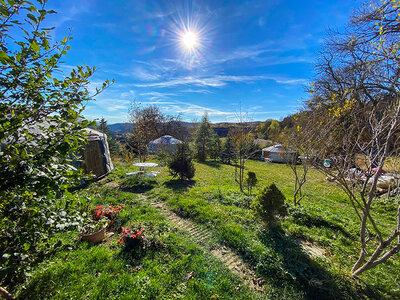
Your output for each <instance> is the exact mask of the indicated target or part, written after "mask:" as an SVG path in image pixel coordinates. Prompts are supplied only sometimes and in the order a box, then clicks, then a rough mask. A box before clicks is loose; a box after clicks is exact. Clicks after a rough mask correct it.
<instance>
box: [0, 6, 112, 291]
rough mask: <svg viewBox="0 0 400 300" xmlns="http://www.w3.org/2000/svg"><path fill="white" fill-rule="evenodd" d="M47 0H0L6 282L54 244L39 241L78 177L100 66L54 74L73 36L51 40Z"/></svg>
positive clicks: (0, 260) (45, 238)
mask: <svg viewBox="0 0 400 300" xmlns="http://www.w3.org/2000/svg"><path fill="white" fill-rule="evenodd" d="M46 2H47V1H46V0H40V1H36V2H28V1H0V24H1V26H0V70H1V72H0V145H1V147H0V199H1V200H0V201H1V205H0V220H1V221H0V264H1V268H0V278H1V279H0V280H1V282H2V283H3V284H6V285H7V284H9V283H10V282H14V284H15V281H16V280H18V278H20V276H21V275H23V273H24V272H25V271H28V270H29V269H28V266H29V265H30V264H31V263H32V262H34V261H35V260H36V259H38V258H39V257H42V256H43V255H44V254H45V251H48V249H47V248H46V247H42V248H40V249H42V250H40V253H39V245H40V244H41V245H45V244H46V243H47V242H49V237H50V234H51V232H52V230H54V223H53V224H52V222H50V221H49V220H53V221H54V219H51V218H50V217H51V216H52V215H53V214H54V211H55V210H56V203H57V199H59V198H60V197H61V196H62V195H63V193H64V192H65V191H66V189H67V188H68V187H69V186H71V185H73V184H76V183H77V182H78V180H79V178H80V174H81V171H80V170H79V171H77V170H75V169H74V168H73V167H71V166H70V163H71V159H73V158H74V155H73V153H79V151H78V149H79V148H80V147H81V146H82V144H83V143H84V142H85V133H84V131H83V130H82V129H83V128H84V127H87V126H88V125H89V123H88V121H86V120H85V119H84V118H83V117H82V114H81V113H82V111H83V109H84V104H85V103H86V101H88V100H90V99H91V98H92V96H93V95H89V92H88V90H87V88H86V87H87V85H88V83H89V81H88V80H89V78H90V76H91V75H92V74H93V72H94V68H89V67H86V66H83V67H77V68H76V69H74V70H72V71H71V73H70V74H63V75H62V76H61V75H60V73H57V74H58V75H57V76H56V75H54V74H55V71H60V60H61V59H62V57H63V56H64V55H65V54H66V53H67V51H68V50H69V48H70V47H69V46H68V45H67V43H68V41H69V40H71V39H72V37H69V36H68V37H65V38H64V39H63V40H62V41H61V42H59V43H52V41H51V39H50V32H51V29H46V28H43V25H42V24H43V20H44V19H45V17H46V16H47V15H48V14H52V13H54V11H49V10H46V8H45V5H46ZM17 37H20V39H19V40H17ZM107 85H108V82H106V83H104V84H103V88H105V87H106V86H107ZM99 92H100V90H97V91H96V94H97V93H99ZM58 208H59V207H58ZM66 209H67V208H65V210H66Z"/></svg>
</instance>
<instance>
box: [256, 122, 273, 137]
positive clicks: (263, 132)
mask: <svg viewBox="0 0 400 300" xmlns="http://www.w3.org/2000/svg"><path fill="white" fill-rule="evenodd" d="M271 122H272V120H271V119H268V120H265V122H263V123H261V124H260V125H258V126H257V127H256V129H255V132H256V134H257V137H258V138H262V139H268V138H269V136H268V128H269V126H270V125H271Z"/></svg>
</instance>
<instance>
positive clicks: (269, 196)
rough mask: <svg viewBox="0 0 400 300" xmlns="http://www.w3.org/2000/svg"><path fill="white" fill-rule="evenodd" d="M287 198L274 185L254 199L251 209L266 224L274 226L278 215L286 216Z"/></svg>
mask: <svg viewBox="0 0 400 300" xmlns="http://www.w3.org/2000/svg"><path fill="white" fill-rule="evenodd" d="M284 204H285V196H283V194H282V192H281V191H280V190H279V189H278V188H277V187H276V185H275V184H274V183H272V184H270V185H268V186H266V187H265V188H264V190H262V191H261V193H260V194H259V195H258V196H257V197H256V199H254V201H253V202H252V204H251V208H252V209H253V210H254V212H255V213H256V215H257V216H258V217H259V218H260V219H261V220H262V221H263V222H265V223H266V224H272V223H274V221H275V216H276V215H285V214H286V208H285V206H284Z"/></svg>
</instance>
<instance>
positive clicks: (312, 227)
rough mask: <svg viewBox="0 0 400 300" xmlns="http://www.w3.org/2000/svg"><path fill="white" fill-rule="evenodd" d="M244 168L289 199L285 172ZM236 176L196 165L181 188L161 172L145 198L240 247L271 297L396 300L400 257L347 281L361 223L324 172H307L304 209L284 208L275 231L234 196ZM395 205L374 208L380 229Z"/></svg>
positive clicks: (388, 223) (230, 170) (389, 224)
mask: <svg viewBox="0 0 400 300" xmlns="http://www.w3.org/2000/svg"><path fill="white" fill-rule="evenodd" d="M246 167H247V168H248V169H249V170H251V171H254V172H256V173H257V177H258V179H259V183H258V188H262V187H264V186H265V185H266V184H267V183H271V182H275V183H276V184H277V186H278V187H279V188H280V189H281V190H282V192H283V193H284V194H285V196H286V197H287V199H291V198H292V191H293V186H292V184H293V179H292V178H293V177H292V174H291V171H290V168H289V167H287V166H285V165H279V164H265V163H262V162H257V161H249V162H248V163H247V165H246ZM234 173H235V170H234V167H232V166H227V165H222V164H218V163H213V162H207V163H202V164H201V163H197V164H196V176H195V178H194V180H193V182H191V183H189V184H187V185H186V186H185V185H182V184H180V183H179V182H177V181H174V180H171V178H170V177H168V176H167V174H164V176H161V179H160V180H161V181H162V182H163V183H162V184H161V185H160V187H159V188H157V189H154V190H152V191H151V192H150V193H151V194H152V195H153V196H154V197H158V198H160V199H164V200H166V201H167V203H168V204H169V205H170V207H171V208H173V209H174V210H175V211H176V212H177V213H179V214H181V215H183V216H186V217H190V218H191V219H193V220H195V221H196V222H198V223H203V224H205V225H206V226H208V227H209V228H210V229H212V230H214V231H215V234H216V235H218V237H219V239H220V242H222V243H226V244H228V245H229V246H231V247H233V248H234V249H237V252H238V253H240V254H241V255H242V256H243V257H244V258H245V259H246V260H247V261H248V262H250V263H251V264H252V265H253V266H254V267H255V268H256V269H257V271H258V273H259V274H260V275H261V276H263V277H264V278H265V280H266V283H267V290H268V291H270V295H271V296H278V297H282V296H283V295H284V294H285V293H287V294H286V295H287V296H295V295H296V297H299V296H302V297H306V298H314V297H318V298H321V297H327V298H359V297H372V298H380V297H388V298H390V297H394V298H397V297H400V278H399V275H398V269H399V267H400V263H399V257H400V255H399V254H398V255H396V256H395V257H394V258H393V259H391V260H390V261H388V262H387V263H386V264H383V265H381V266H378V267H377V268H376V269H374V270H372V271H369V272H366V273H364V274H363V275H362V276H361V279H360V280H359V281H357V282H356V281H354V280H353V279H351V278H350V273H349V271H350V269H351V266H352V264H353V263H354V262H355V259H356V257H357V255H358V248H357V247H358V239H357V232H358V222H357V219H356V217H355V213H354V212H353V210H352V208H351V206H350V204H349V203H348V202H347V201H346V197H345V195H344V193H343V192H342V191H341V190H339V189H338V188H337V187H336V186H335V185H333V184H331V183H329V182H327V181H326V180H325V178H324V177H323V176H322V175H321V174H319V173H318V172H316V171H315V170H311V171H310V174H309V180H308V182H307V184H306V186H305V192H306V194H307V197H306V198H305V199H304V200H303V202H302V205H301V208H300V209H297V208H296V209H294V208H289V211H290V212H291V213H290V214H289V216H288V217H287V218H285V219H284V220H282V221H281V222H280V224H279V226H276V227H274V228H272V229H271V230H265V229H263V228H260V226H259V225H258V223H257V222H256V220H255V219H254V217H253V214H252V212H251V211H250V210H249V208H248V204H249V202H250V201H251V199H248V198H246V197H244V196H243V195H240V193H238V188H237V185H236V184H235V182H234ZM289 202H290V200H289ZM394 207H395V206H394V205H393V203H392V204H390V203H385V201H379V203H378V204H377V205H376V207H375V209H376V211H377V213H376V218H377V220H378V223H379V224H380V225H381V226H382V228H383V232H388V229H389V228H393V226H394V224H395V219H396V210H395V209H394ZM299 238H301V239H305V240H307V241H310V242H312V243H314V244H317V245H319V246H322V247H323V248H324V249H325V251H326V253H327V255H326V257H325V258H317V259H310V257H309V256H308V255H306V254H305V253H304V252H302V251H301V248H300V247H299V244H298V242H297V239H299Z"/></svg>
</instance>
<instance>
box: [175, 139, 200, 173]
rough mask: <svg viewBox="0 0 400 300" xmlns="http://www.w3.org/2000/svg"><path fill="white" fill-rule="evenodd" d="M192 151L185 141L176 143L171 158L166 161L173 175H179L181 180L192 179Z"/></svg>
mask: <svg viewBox="0 0 400 300" xmlns="http://www.w3.org/2000/svg"><path fill="white" fill-rule="evenodd" d="M192 157H193V155H192V151H191V150H190V148H189V145H188V144H186V143H182V144H178V145H177V147H176V150H175V152H174V153H173V154H172V156H171V159H170V160H169V161H168V168H169V171H170V173H171V175H172V176H173V177H177V176H179V178H180V179H181V180H184V179H192V178H193V177H194V173H195V171H196V170H195V168H194V165H193V162H192V159H193V158H192Z"/></svg>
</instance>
